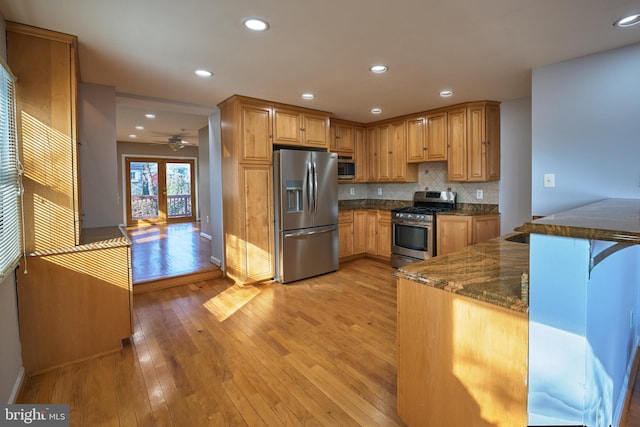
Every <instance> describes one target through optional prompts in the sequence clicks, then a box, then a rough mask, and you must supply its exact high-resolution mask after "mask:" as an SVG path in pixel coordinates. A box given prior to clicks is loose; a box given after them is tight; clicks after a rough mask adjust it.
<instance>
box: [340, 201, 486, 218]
mask: <svg viewBox="0 0 640 427" xmlns="http://www.w3.org/2000/svg"><path fill="white" fill-rule="evenodd" d="M407 206H413V201H412V200H383V199H352V200H339V201H338V210H339V211H349V210H357V209H381V210H385V209H388V210H391V209H396V208H404V207H407ZM497 213H498V205H487V204H475V203H458V209H457V210H455V211H450V212H445V213H444V214H442V215H487V214H497Z"/></svg>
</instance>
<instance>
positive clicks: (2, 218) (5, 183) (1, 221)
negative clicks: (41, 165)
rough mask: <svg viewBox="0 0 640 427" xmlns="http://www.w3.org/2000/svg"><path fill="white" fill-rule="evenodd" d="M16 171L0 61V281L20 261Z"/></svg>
mask: <svg viewBox="0 0 640 427" xmlns="http://www.w3.org/2000/svg"><path fill="white" fill-rule="evenodd" d="M20 171H21V168H20V163H19V160H18V141H17V135H16V106H15V77H14V76H13V75H12V74H11V72H10V71H9V68H8V67H7V65H6V64H5V63H4V62H3V61H0V279H1V278H4V277H5V275H6V274H8V273H10V272H11V271H12V270H13V269H14V268H15V266H16V265H17V262H18V260H19V258H20V236H21V230H20V228H21V227H20V226H21V221H20V212H21V211H20V191H21V173H20Z"/></svg>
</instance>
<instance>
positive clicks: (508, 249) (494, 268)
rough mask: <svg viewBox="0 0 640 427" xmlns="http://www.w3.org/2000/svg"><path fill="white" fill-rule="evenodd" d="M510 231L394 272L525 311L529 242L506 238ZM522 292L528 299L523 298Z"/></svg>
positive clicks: (457, 292)
mask: <svg viewBox="0 0 640 427" xmlns="http://www.w3.org/2000/svg"><path fill="white" fill-rule="evenodd" d="M514 236H517V235H516V234H509V235H505V236H501V237H497V238H495V239H492V240H490V241H488V242H484V243H479V244H477V245H472V246H468V247H466V248H465V249H463V250H461V251H457V252H453V253H450V254H446V255H439V256H437V257H434V258H430V259H428V260H425V261H420V262H416V263H413V264H409V265H406V266H404V267H401V268H399V269H398V270H397V271H396V273H395V275H396V277H402V278H406V279H409V280H413V281H415V282H418V283H423V284H425V285H428V286H433V287H434V288H439V289H442V290H443V291H448V292H453V293H456V294H459V295H464V296H467V297H470V298H475V299H478V300H481V301H485V302H488V303H491V304H495V305H499V306H501V307H505V308H508V309H511V310H514V311H519V312H524V313H526V312H527V311H528V309H529V306H528V303H527V302H526V298H528V276H527V279H526V281H525V283H524V286H523V283H522V274H523V273H527V275H528V273H529V245H528V244H524V243H516V242H513V241H509V240H506V239H507V238H511V237H514ZM523 292H524V293H525V300H523V299H522V296H523Z"/></svg>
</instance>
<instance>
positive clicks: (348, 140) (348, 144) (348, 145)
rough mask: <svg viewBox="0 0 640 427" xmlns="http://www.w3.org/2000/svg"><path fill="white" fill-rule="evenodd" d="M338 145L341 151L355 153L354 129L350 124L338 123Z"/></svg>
mask: <svg viewBox="0 0 640 427" xmlns="http://www.w3.org/2000/svg"><path fill="white" fill-rule="evenodd" d="M336 146H337V149H338V151H339V152H341V153H353V148H354V129H353V126H349V125H342V124H338V125H336Z"/></svg>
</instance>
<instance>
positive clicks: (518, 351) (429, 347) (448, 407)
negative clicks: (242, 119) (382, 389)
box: [397, 278, 528, 427]
mask: <svg viewBox="0 0 640 427" xmlns="http://www.w3.org/2000/svg"><path fill="white" fill-rule="evenodd" d="M397 323H398V333H397V341H398V415H399V416H400V418H401V419H402V421H404V422H405V423H406V424H407V425H410V426H414V425H415V426H417V425H420V426H427V427H431V426H434V427H435V426H485V425H486V426H488V425H491V426H497V427H512V426H526V425H527V350H528V347H527V336H528V316H527V313H523V312H518V311H514V310H510V309H507V308H504V307H499V306H497V305H493V304H490V303H488V302H485V301H479V300H476V299H472V298H469V297H466V296H461V295H457V294H455V293H452V292H448V291H446V290H442V289H438V288H434V287H431V286H429V285H425V284H424V283H418V282H415V281H412V280H409V279H405V278H400V279H399V280H398V318H397ZM416 325H429V327H428V328H421V327H416Z"/></svg>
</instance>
